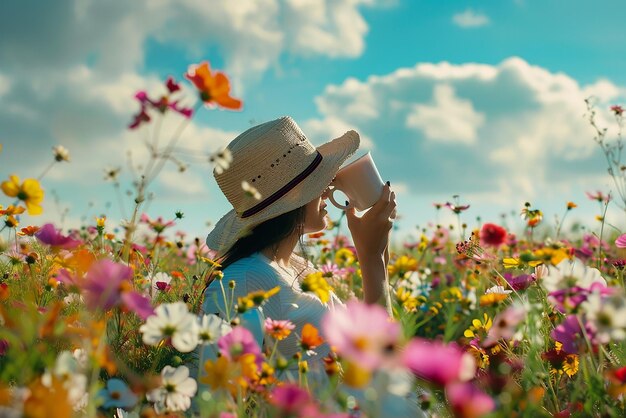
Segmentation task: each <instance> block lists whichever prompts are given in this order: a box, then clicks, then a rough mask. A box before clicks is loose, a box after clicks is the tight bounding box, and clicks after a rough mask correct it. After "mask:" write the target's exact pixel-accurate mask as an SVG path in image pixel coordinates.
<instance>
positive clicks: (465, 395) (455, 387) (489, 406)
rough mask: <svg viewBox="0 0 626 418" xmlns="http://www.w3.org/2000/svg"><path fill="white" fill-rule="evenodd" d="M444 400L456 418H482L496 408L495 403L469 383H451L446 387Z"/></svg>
mask: <svg viewBox="0 0 626 418" xmlns="http://www.w3.org/2000/svg"><path fill="white" fill-rule="evenodd" d="M446 398H447V399H448V402H449V403H450V407H451V408H452V411H453V412H454V416H455V417H458V418H478V417H482V416H484V415H486V414H488V413H489V412H491V411H493V410H494V409H495V408H496V403H495V401H494V400H493V399H492V398H491V397H490V396H489V395H487V394H486V393H484V392H483V391H481V390H480V389H478V388H477V387H476V386H475V385H473V384H471V383H453V384H451V385H449V386H447V387H446Z"/></svg>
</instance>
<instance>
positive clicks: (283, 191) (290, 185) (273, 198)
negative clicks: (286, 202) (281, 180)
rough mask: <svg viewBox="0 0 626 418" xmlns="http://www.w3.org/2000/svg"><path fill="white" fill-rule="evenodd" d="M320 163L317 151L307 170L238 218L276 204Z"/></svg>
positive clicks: (320, 155) (320, 159)
mask: <svg viewBox="0 0 626 418" xmlns="http://www.w3.org/2000/svg"><path fill="white" fill-rule="evenodd" d="M321 162H322V154H320V153H319V151H317V155H316V156H315V158H314V159H313V161H311V164H309V166H308V167H307V168H305V169H304V171H302V173H300V174H298V175H297V176H296V177H294V178H293V179H292V180H291V181H290V182H289V183H287V184H285V185H284V186H283V187H281V188H280V189H279V190H278V191H276V192H275V193H273V194H272V195H271V196H269V197H268V198H267V199H265V200H263V201H261V202H260V203H258V204H256V205H254V206H252V207H251V208H250V209H247V210H245V211H243V213H242V214H241V215H240V217H241V218H242V219H243V218H247V217H249V216H252V215H254V214H256V213H258V212H260V211H262V210H263V209H265V208H266V207H268V206H269V205H271V204H272V203H274V202H276V201H277V200H278V199H280V198H281V197H283V196H284V195H286V194H287V193H288V192H289V191H290V190H291V189H293V188H294V187H296V186H297V185H298V184H299V183H300V182H301V181H302V180H304V179H305V178H307V177H308V176H309V174H311V173H312V172H313V170H315V169H316V168H317V166H318V165H320V163H321Z"/></svg>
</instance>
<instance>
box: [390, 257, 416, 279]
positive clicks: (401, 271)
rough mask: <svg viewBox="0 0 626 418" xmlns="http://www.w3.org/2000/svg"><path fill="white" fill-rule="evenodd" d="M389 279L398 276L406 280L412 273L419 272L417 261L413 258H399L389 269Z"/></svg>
mask: <svg viewBox="0 0 626 418" xmlns="http://www.w3.org/2000/svg"><path fill="white" fill-rule="evenodd" d="M388 270H389V277H392V276H394V275H396V274H397V275H398V277H400V278H405V277H406V276H408V275H409V274H410V273H411V272H412V271H415V270H417V260H416V259H414V258H413V257H408V256H406V255H403V256H400V257H398V259H397V260H396V261H395V262H394V263H393V264H392V265H390V266H389V267H388Z"/></svg>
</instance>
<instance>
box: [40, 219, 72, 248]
mask: <svg viewBox="0 0 626 418" xmlns="http://www.w3.org/2000/svg"><path fill="white" fill-rule="evenodd" d="M35 237H37V239H38V240H39V241H41V242H42V243H44V244H46V245H49V246H50V247H52V248H53V249H63V250H71V249H72V248H76V247H78V246H79V245H81V244H82V241H79V240H75V239H73V238H71V237H70V236H64V235H61V233H60V232H59V231H57V230H56V228H55V227H54V225H53V224H50V223H48V224H45V225H44V226H42V227H41V229H40V230H39V231H38V232H37V233H36V234H35Z"/></svg>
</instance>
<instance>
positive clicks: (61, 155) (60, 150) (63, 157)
mask: <svg viewBox="0 0 626 418" xmlns="http://www.w3.org/2000/svg"><path fill="white" fill-rule="evenodd" d="M52 152H53V153H54V160H55V161H57V162H59V163H60V162H61V161H67V162H69V161H70V152H69V151H68V150H67V149H66V148H65V147H64V146H63V145H57V146H56V147H52Z"/></svg>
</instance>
